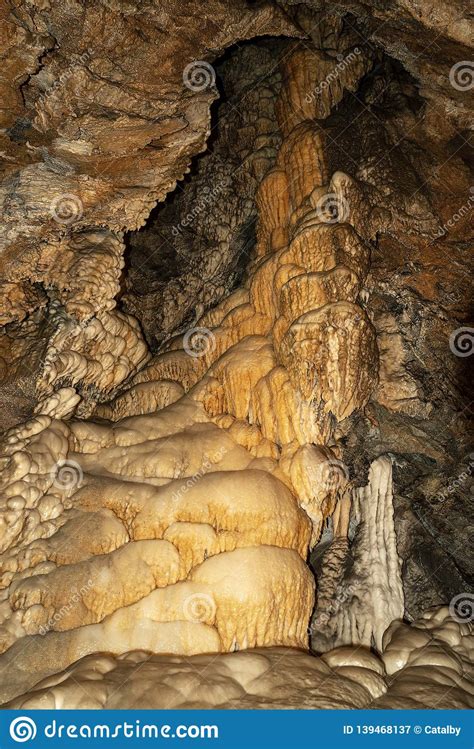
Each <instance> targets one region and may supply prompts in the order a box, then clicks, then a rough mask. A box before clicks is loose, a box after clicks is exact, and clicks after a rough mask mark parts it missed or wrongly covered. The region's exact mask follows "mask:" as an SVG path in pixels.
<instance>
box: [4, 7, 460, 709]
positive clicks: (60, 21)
mask: <svg viewBox="0 0 474 749" xmlns="http://www.w3.org/2000/svg"><path fill="white" fill-rule="evenodd" d="M46 5H47V4H45V7H43V6H41V7H39V6H38V7H36V6H35V7H34V8H33V7H32V6H30V5H27V4H26V3H24V4H23V3H20V4H19V6H20V9H19V10H18V9H17V11H16V12H15V13H14V12H13V11H12V9H11V8H10V7H9V3H8V2H6V3H5V9H4V13H3V16H4V18H3V23H5V27H6V28H7V29H8V30H9V32H10V33H9V35H8V42H6V43H5V47H6V48H5V51H4V55H5V59H6V60H9V64H10V67H7V72H8V75H7V76H6V78H5V82H4V84H3V85H4V87H5V101H6V106H5V109H4V110H2V117H3V118H4V120H5V125H4V130H3V135H2V140H3V141H4V145H3V146H2V147H3V148H4V150H3V152H2V155H3V158H4V173H3V182H2V187H1V191H2V201H3V204H4V214H5V225H4V245H3V247H2V266H1V275H0V284H1V287H2V289H3V290H4V292H5V293H4V296H3V301H2V310H3V311H2V317H1V322H2V323H3V328H2V329H1V331H0V356H1V357H2V358H0V364H2V369H1V371H0V374H1V375H2V377H3V382H2V387H1V389H0V400H1V401H2V402H3V403H5V413H4V415H3V416H2V428H3V429H4V431H3V433H2V435H1V436H0V469H1V475H0V671H1V672H2V674H6V675H7V678H6V679H2V684H3V686H2V687H1V688H0V703H5V704H6V705H8V706H12V707H28V708H30V707H109V708H112V707H113V708H117V707H119V708H123V707H135V706H136V705H138V704H140V706H141V707H144V706H145V705H144V704H143V700H144V697H143V695H144V694H145V693H146V692H147V690H148V689H149V684H150V682H152V683H153V685H154V689H153V690H152V693H153V697H151V696H150V697H149V698H147V700H148V701H147V704H146V707H154V708H159V707H160V708H161V707H173V708H175V707H202V706H204V707H233V708H235V707H240V708H244V707H282V706H285V707H287V706H292V707H305V708H321V707H324V708H328V707H353V706H356V707H361V708H362V707H368V706H374V707H380V708H382V707H454V708H458V707H468V706H469V704H470V694H472V679H473V674H472V669H471V668H470V663H469V662H470V660H471V659H472V648H473V645H472V600H473V597H472V596H473V594H472V592H471V590H472V588H471V587H470V586H471V585H472V579H473V578H472V572H473V571H472V560H470V559H469V553H468V546H466V538H467V539H468V540H469V537H471V540H472V533H473V532H474V529H472V526H471V530H469V525H467V530H466V527H464V528H462V529H461V530H460V538H459V543H458V544H457V545H456V548H455V549H451V548H450V534H452V533H453V531H452V530H451V527H448V524H447V523H446V522H445V521H444V520H443V512H446V511H447V510H446V508H449V507H450V502H451V503H452V500H451V499H450V497H451V495H450V490H449V487H450V483H452V481H453V479H449V476H450V474H449V471H450V470H452V466H453V464H455V463H456V461H457V462H460V461H462V459H463V456H465V454H466V450H467V438H466V430H465V426H464V422H463V420H462V418H461V416H462V413H463V410H464V411H466V410H468V409H469V407H470V406H469V405H468V406H466V407H464V408H462V407H461V405H460V404H461V403H462V397H463V396H462V395H461V394H460V393H462V389H463V379H462V377H458V376H457V374H456V371H457V366H458V365H459V363H461V364H462V362H463V360H464V359H465V357H467V355H468V353H470V350H471V349H470V348H469V346H470V347H471V348H472V339H471V342H470V343H469V335H472V328H470V327H468V326H466V325H460V324H459V323H464V322H465V318H464V317H463V316H462V314H463V313H461V312H459V310H462V304H461V302H462V292H461V291H460V292H459V293H460V295H461V296H460V298H459V299H458V300H451V301H448V302H446V306H444V301H442V302H439V300H438V297H437V295H436V293H435V288H436V284H438V287H439V285H440V284H441V285H442V284H443V283H446V285H448V286H449V288H451V287H452V285H453V284H454V285H456V282H457V281H456V279H457V275H456V274H457V273H459V270H458V266H461V265H462V262H463V257H464V256H465V253H466V249H467V229H466V228H465V226H466V224H465V221H464V218H465V212H463V213H462V215H461V216H460V218H459V219H456V220H454V218H448V216H449V211H450V210H451V208H450V206H451V207H452V206H455V205H456V200H457V199H458V198H457V197H456V195H455V191H457V195H459V193H460V192H462V191H463V190H465V189H466V185H467V184H468V178H467V170H466V166H465V163H464V160H463V158H464V156H463V154H464V151H465V147H464V145H462V144H461V145H459V148H458V149H457V150H456V151H454V145H455V144H454V142H453V137H454V136H452V132H454V130H455V129H456V127H457V126H460V125H461V123H464V122H465V120H464V108H463V107H464V104H461V103H457V104H456V105H455V106H453V108H452V109H451V112H450V113H451V115H452V121H450V124H449V125H448V126H446V129H445V130H442V131H440V132H439V133H438V134H437V133H436V130H435V129H434V124H433V118H434V114H433V110H432V107H433V106H435V105H434V103H433V102H434V100H435V98H436V97H435V94H436V91H438V90H442V91H443V96H444V97H445V100H446V102H447V101H448V100H447V99H446V96H447V93H449V90H447V89H446V87H444V86H439V85H434V84H433V85H431V76H432V73H431V72H430V70H429V69H428V67H427V64H426V61H425V62H423V61H421V62H420V63H419V64H418V65H417V64H415V61H414V60H413V55H414V52H413V50H414V49H415V50H416V49H417V47H416V45H415V46H413V39H412V30H410V32H409V31H407V39H408V41H407V44H406V49H405V48H404V49H403V52H400V54H396V52H397V51H399V50H397V49H394V48H393V46H392V45H391V44H390V43H389V42H386V40H385V35H386V33H388V32H385V33H384V34H382V33H380V34H376V33H375V32H373V33H372V31H371V29H372V26H371V24H372V22H373V19H374V18H377V13H378V11H377V12H376V11H375V10H374V15H373V17H371V19H370V23H369V21H367V17H366V13H367V9H366V8H365V6H364V8H357V4H356V5H355V6H354V8H352V6H351V13H350V14H349V13H348V12H347V10H346V9H345V8H344V2H336V3H335V8H336V13H335V15H334V14H333V13H332V10H331V9H328V10H326V9H325V8H324V7H322V8H319V6H318V10H315V9H314V8H312V7H311V6H312V3H310V2H308V3H301V4H300V3H296V2H289V3H276V2H268V3H259V4H257V6H255V7H254V6H253V5H251V4H248V5H247V4H246V3H244V2H242V3H235V2H234V3H231V2H228V1H227V0H216V2H213V3H212V5H213V9H212V19H211V18H210V17H209V18H206V19H205V23H203V22H202V19H201V17H200V14H199V12H198V9H196V8H195V7H194V6H193V5H192V4H188V3H185V4H184V5H185V6H186V7H185V8H184V7H183V4H182V3H181V4H180V7H179V8H178V4H175V3H174V2H173V1H172V0H169V2H167V3H165V6H164V7H163V8H161V6H160V8H158V5H157V4H155V3H146V4H145V5H144V6H143V4H140V3H134V2H113V3H110V2H105V1H104V2H100V3H97V5H95V6H94V7H92V6H91V7H89V6H88V7H87V8H84V9H81V10H79V6H77V5H76V4H74V3H72V2H69V0H61V2H60V3H58V4H57V7H56V6H55V7H54V8H53V7H46ZM214 6H215V7H214ZM397 7H398V6H397ZM400 7H401V6H400ZM185 12H186V13H187V32H186V33H184V31H183V28H182V26H181V23H182V21H181V20H180V19H181V18H182V17H183V14H184V13H185ZM407 12H408V11H406V10H405V9H403V11H402V10H401V9H399V13H398V15H397V14H396V13H395V15H394V16H392V14H391V13H389V12H388V11H387V17H386V23H387V25H388V26H389V28H391V26H390V24H394V23H395V24H396V23H399V24H402V26H403V28H405V25H406V24H407V21H406V13H407ZM354 13H355V14H356V15H355V16H354V15H353V14H354ZM394 19H395V20H394ZM438 20H439V19H438V16H435V17H434V18H433V19H431V20H430V24H431V25H433V24H435V25H436V23H438ZM446 20H447V22H449V23H448V27H447V28H448V30H447V31H445V33H446V38H452V36H453V34H455V32H454V30H453V28H452V25H451V21H452V18H451V16H450V18H449V19H448V18H447V19H446ZM107 24H108V25H109V26H110V27H112V28H113V29H114V31H113V33H112V34H111V35H106V37H105V36H103V35H100V33H99V31H100V29H102V28H105V26H106V25H107ZM145 28H146V29H147V32H146V33H144V31H143V30H144V29H145ZM394 28H398V27H397V25H395V27H394ZM461 31H462V29H459V30H458V31H457V32H456V34H457V36H459V39H458V42H459V44H460V47H459V50H460V51H462V50H463V49H464V48H463V46H462V45H463V44H464V37H463V33H464V32H463V33H461ZM254 37H264V38H263V39H261V40H259V41H255V42H252V43H251V44H247V45H240V44H238V42H241V41H242V40H245V39H252V38H254ZM273 37H277V38H273ZM461 37H462V38H461ZM388 38H389V39H390V35H389V37H388ZM443 38H444V37H443ZM374 40H375V42H376V43H375V44H374V43H373V42H374ZM233 44H235V45H236V46H234V47H233V48H231V49H230V50H229V51H227V52H226V53H225V55H224V57H222V58H221V60H220V61H218V62H215V60H216V58H219V56H220V55H222V53H223V52H224V50H225V49H226V48H229V47H231V45H233ZM198 58H203V59H198ZM394 58H396V59H394ZM71 60H72V62H71ZM211 62H212V63H213V64H211ZM402 64H403V65H405V68H403V67H402ZM213 65H215V67H214V66H213ZM144 70H146V74H144V72H143V71H144ZM216 71H217V72H216ZM448 73H449V71H448ZM412 76H415V78H417V79H418V80H419V82H420V88H419V89H418V88H417V85H416V83H415V80H414V78H413V77H412ZM435 77H436V76H435ZM451 77H452V76H451ZM426 89H429V92H430V93H426ZM454 90H455V91H456V92H458V91H459V89H457V88H456V86H454ZM218 91H220V92H221V95H222V97H223V103H222V104H221V105H220V108H218V110H217V124H213V122H212V119H211V110H210V106H211V103H212V102H213V100H214V99H216V98H217V97H218ZM20 92H21V95H20ZM453 96H454V97H455V99H456V100H457V99H458V98H459V97H458V96H457V93H456V94H453ZM420 113H421V114H420ZM425 115H426V119H425ZM407 129H408V131H409V132H410V133H412V135H411V139H409V140H408V139H407V140H406V142H405V143H404V144H403V145H400V143H401V140H402V139H401V138H400V132H401V131H406V130H407ZM459 137H461V138H462V139H463V142H464V138H463V136H462V134H461V135H460V136H459ZM399 139H400V140H399ZM206 148H207V150H206V152H205V153H204V155H203V156H201V157H200V159H199V160H194V161H193V158H194V157H196V156H197V154H198V153H199V152H202V151H204V150H205V149H206ZM458 151H460V152H461V153H460V155H459V156H456V154H457V153H458ZM451 152H452V154H451V156H449V158H448V159H445V156H446V154H447V153H451ZM447 162H451V163H450V165H449V166H446V164H447ZM427 166H428V167H430V168H431V167H432V168H433V169H434V170H435V171H436V170H438V171H437V172H436V175H435V173H434V172H433V173H430V176H426V174H425V169H426V168H427ZM441 174H442V176H443V178H446V180H447V183H448V184H449V185H450V186H451V187H452V188H453V189H452V190H451V193H452V195H451V197H450V200H449V201H448V202H446V201H443V196H442V195H438V196H437V197H433V195H432V190H431V187H432V184H434V182H435V181H436V180H437V179H438V178H439V175H441ZM185 175H187V176H186V178H185V179H184V181H183V182H182V184H180V185H179V186H177V182H178V181H181V180H183V177H184V176H185ZM427 185H428V186H427ZM175 188H176V190H175V193H174V195H172V196H171V197H168V198H166V195H167V193H169V192H170V191H173V190H174V189H175ZM469 201H471V198H469ZM157 202H159V205H158V207H157V208H156V209H155V210H154V211H153V213H152V216H151V218H150V220H149V222H148V224H147V225H146V226H145V227H144V228H143V229H141V230H139V229H140V228H141V227H143V226H144V224H145V222H146V220H147V217H148V215H149V214H150V212H151V211H152V209H153V208H154V206H155V204H156V203H157ZM473 202H474V201H473ZM469 207H471V205H470V204H469ZM459 213H461V210H460V208H459ZM448 221H450V222H451V223H452V224H453V233H452V236H451V237H450V242H451V243H452V248H451V249H452V251H453V253H454V255H455V257H454V260H453V264H454V266H455V269H454V271H453V273H452V274H451V273H450V272H449V271H445V272H444V275H443V273H442V272H441V267H442V265H443V263H444V261H443V257H445V255H446V245H445V244H443V238H444V236H445V235H446V234H447V230H445V231H444V233H443V228H444V227H445V224H446V222H448ZM443 222H444V223H443ZM450 228H451V225H450ZM412 258H413V259H412ZM4 268H5V270H3V269H4ZM465 283H466V282H465V280H463V281H462V283H461V285H460V289H462V288H463V285H464V284H465ZM446 293H448V292H446ZM440 305H443V306H440ZM440 310H441V313H440ZM450 310H451V311H450ZM456 310H458V311H456ZM433 313H435V315H436V319H435V315H434V314H433ZM456 320H457V321H458V322H457V323H456ZM455 325H456V326H457V327H456V329H455V328H454V327H453V326H455ZM469 331H471V333H469ZM443 335H444V339H443ZM433 336H434V337H435V338H436V337H437V341H438V343H436V341H433ZM466 336H467V338H466ZM440 340H441V343H439V341H440ZM466 341H467V343H466ZM430 345H431V346H432V348H433V349H434V351H435V352H436V351H438V349H439V346H441V349H442V350H443V351H444V352H445V353H444V357H446V356H447V354H446V352H450V355H451V358H452V360H449V361H448V363H447V364H445V363H444V362H441V363H440V362H438V363H436V365H434V367H435V368H434V370H432V369H431V364H432V359H433V353H432V351H431V349H430ZM466 345H467V349H466ZM443 347H444V348H443ZM466 352H467V353H466ZM434 357H435V358H436V353H435V355H434ZM442 372H444V373H446V372H447V380H446V378H445V379H444V380H443V379H442V375H441V374H440V373H442ZM440 399H441V400H442V405H440V406H439V404H440ZM438 406H439V409H438ZM437 409H438V410H437ZM448 415H449V422H448V421H447V417H448ZM452 422H454V424H453V423H452ZM441 425H442V428H441ZM450 430H451V431H450ZM452 433H453V434H455V436H456V443H455V444H449V443H450V442H452V440H451V434H452ZM472 464H473V461H471V462H470V463H469V468H468V469H466V475H465V479H462V480H461V479H460V480H459V481H460V484H461V488H462V490H463V491H465V490H466V488H467V486H468V484H469V480H470V476H471V471H470V468H471V466H472ZM450 467H451V468H450ZM460 475H462V474H460ZM443 484H447V487H448V488H443V486H442V485H443ZM443 491H444V492H445V496H444V498H443V499H442V500H439V497H440V496H443ZM464 501H465V506H466V508H469V498H466V499H465V500H464ZM445 503H446V504H445ZM436 510H438V511H436ZM441 510H443V511H441ZM456 517H458V519H456ZM461 517H462V512H461ZM451 523H454V526H455V527H456V528H459V526H460V524H461V521H460V520H459V511H458V515H457V516H456V513H454V520H452V521H451ZM420 538H421V541H422V544H421V546H420V548H425V559H424V560H423V559H420V557H419V556H417V552H416V544H417V543H418V542H419V540H420ZM435 542H436V543H438V546H439V549H437V554H438V557H437V559H438V560H439V564H438V561H436V562H435V564H434V565H430V564H427V562H426V555H427V554H429V551H428V549H429V548H430V545H433V544H434V543H435ZM423 544H424V547H423ZM445 558H446V560H447V561H446V564H448V568H449V570H450V571H451V572H450V573H449V574H448V575H447V577H446V580H441V581H439V580H438V578H437V577H436V575H437V571H438V567H439V566H441V565H443V560H444V559H445ZM308 562H309V564H308ZM449 565H450V567H449ZM421 588H423V589H424V590H423V594H422V593H421V592H420V589H421ZM422 598H423V602H422V603H421V599H422ZM433 606H436V607H437V608H432V607H433ZM466 607H467V608H466ZM425 609H427V612H426V613H423V612H424V610H425ZM403 619H405V621H404V622H402V620H403ZM371 647H372V648H373V649H374V650H375V651H376V653H377V654H375V653H374V652H371V651H370V648H371ZM302 651H306V652H302ZM316 653H322V655H320V656H317V655H316ZM209 654H213V655H209ZM171 655H173V658H171V657H170V656H171ZM180 656H186V657H187V658H186V660H180V658H179V657H180ZM432 666H434V667H436V669H435V673H434V675H433V669H432ZM142 669H143V670H142ZM91 670H92V672H93V673H94V681H93V683H90V677H89V674H90V673H91ZM204 670H206V672H208V674H209V676H208V677H206V681H204V680H203V677H202V673H203V671H204ZM138 671H140V674H141V675H140V676H138ZM267 672H270V675H268V673H267ZM180 674H181V676H180ZM329 674H334V679H331V681H330V683H329V684H326V682H327V676H328V675H329ZM193 675H194V676H193ZM125 679H126V680H127V684H129V685H131V686H127V688H124V689H122V688H117V684H118V683H120V682H123V681H125ZM207 679H209V680H210V682H211V684H212V685H213V686H212V688H211V689H209V688H208V686H206V683H207ZM137 681H138V682H139V685H137ZM308 684H311V687H310V688H308V687H307V685H308ZM169 685H172V686H173V689H174V691H173V696H172V698H170V699H169V698H168V697H167V696H166V695H167V692H168V689H169ZM150 691H151V690H150ZM275 694H276V695H278V696H275Z"/></svg>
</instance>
